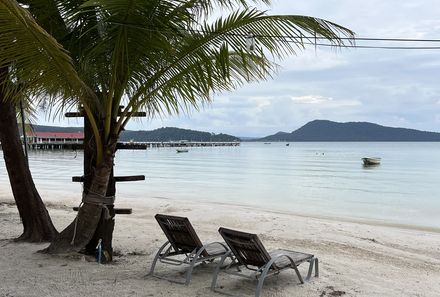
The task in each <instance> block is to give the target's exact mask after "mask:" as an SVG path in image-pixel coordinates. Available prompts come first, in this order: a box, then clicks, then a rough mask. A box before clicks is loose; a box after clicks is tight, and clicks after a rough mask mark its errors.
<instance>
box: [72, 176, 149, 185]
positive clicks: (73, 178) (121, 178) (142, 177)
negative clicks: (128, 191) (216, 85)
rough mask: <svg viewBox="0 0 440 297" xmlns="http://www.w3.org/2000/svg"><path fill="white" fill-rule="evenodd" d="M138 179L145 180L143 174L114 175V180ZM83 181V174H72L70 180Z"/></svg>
mask: <svg viewBox="0 0 440 297" xmlns="http://www.w3.org/2000/svg"><path fill="white" fill-rule="evenodd" d="M138 180H145V175H129V176H115V182H128V181H138ZM83 181H84V177H83V176H72V182H77V183H81V182H83Z"/></svg>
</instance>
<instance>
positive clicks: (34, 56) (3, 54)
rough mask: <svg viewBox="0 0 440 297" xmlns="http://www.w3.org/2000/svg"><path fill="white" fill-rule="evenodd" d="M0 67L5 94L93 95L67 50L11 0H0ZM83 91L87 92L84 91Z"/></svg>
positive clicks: (70, 97) (38, 95)
mask: <svg viewBox="0 0 440 297" xmlns="http://www.w3.org/2000/svg"><path fill="white" fill-rule="evenodd" d="M0 44H1V46H0V67H7V69H8V74H9V76H8V78H7V79H5V80H2V81H1V82H0V84H3V85H7V87H5V88H4V89H5V90H7V92H8V94H7V96H8V97H10V98H14V97H17V98H20V97H21V96H22V94H27V95H28V96H29V97H30V98H41V97H44V96H47V97H50V98H58V99H59V98H63V102H64V103H66V104H67V103H68V102H69V99H70V100H73V99H76V98H78V97H80V96H92V95H91V94H90V92H88V93H87V90H88V88H87V86H85V85H84V84H83V83H82V81H81V80H80V78H79V77H78V75H77V73H76V71H75V69H74V67H73V65H72V61H71V59H70V57H69V55H68V53H67V52H66V51H65V50H64V49H63V47H62V46H61V45H60V44H59V43H57V41H56V40H55V39H54V38H53V37H52V36H50V35H49V34H48V33H47V32H46V31H45V30H44V29H42V28H41V27H40V26H39V25H38V24H37V23H36V22H35V20H34V19H33V18H32V16H31V15H30V13H29V12H28V11H27V10H26V9H24V8H22V7H20V5H19V4H18V3H17V2H16V1H14V0H8V1H1V2H0ZM85 92H86V93H85Z"/></svg>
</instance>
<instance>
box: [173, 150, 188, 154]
mask: <svg viewBox="0 0 440 297" xmlns="http://www.w3.org/2000/svg"><path fill="white" fill-rule="evenodd" d="M176 152H178V153H187V152H188V149H176Z"/></svg>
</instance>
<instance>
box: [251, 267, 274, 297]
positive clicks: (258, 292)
mask: <svg viewBox="0 0 440 297" xmlns="http://www.w3.org/2000/svg"><path fill="white" fill-rule="evenodd" d="M272 264H273V261H272V262H269V264H266V267H265V268H264V269H263V272H261V275H260V277H259V279H258V284H257V289H256V290H255V297H259V296H260V294H261V290H262V289H263V283H264V279H265V278H266V276H267V272H268V271H269V269H270V267H271V266H272Z"/></svg>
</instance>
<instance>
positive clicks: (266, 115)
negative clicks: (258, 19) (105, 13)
mask: <svg viewBox="0 0 440 297" xmlns="http://www.w3.org/2000/svg"><path fill="white" fill-rule="evenodd" d="M268 9H269V13H270V14H301V15H309V16H315V17H320V18H324V19H327V20H330V21H333V22H335V23H338V24H340V25H343V26H345V27H348V28H350V29H351V30H353V31H355V32H356V35H357V37H380V38H418V39H428V38H431V39H440V5H439V0H387V1H383V0H369V1H353V0H307V1H291V0H277V1H273V4H272V6H271V7H269V8H268ZM357 44H358V45H364V44H366V43H363V42H360V41H358V42H357ZM369 44H371V43H369ZM374 45H396V46H399V45H400V46H440V43H437V44H432V43H431V44H423V43H422V44H420V43H415V44H412V43H405V44H399V43H392V44H391V43H374ZM280 64H281V66H282V68H281V70H280V72H279V74H278V75H276V76H275V77H274V79H273V80H270V81H266V82H261V83H256V84H251V85H247V86H244V87H242V88H240V89H239V90H236V91H234V92H231V93H223V94H220V95H217V96H215V97H214V98H213V103H212V104H211V105H209V106H206V107H204V108H203V109H202V110H200V111H193V112H191V113H190V114H186V115H180V116H172V117H164V118H162V119H154V120H150V121H146V120H144V121H142V122H139V121H133V122H132V123H130V124H129V126H128V129H136V130H137V129H142V130H151V129H155V128H159V127H171V126H173V127H180V128H188V129H195V130H202V131H208V132H214V133H220V132H223V133H228V134H232V135H236V136H265V135H269V134H273V133H276V132H278V131H285V132H290V131H293V130H295V129H297V128H299V127H301V126H302V125H304V124H305V123H307V122H308V121H311V120H315V119H327V120H333V121H338V122H347V121H368V122H374V123H378V124H382V125H386V126H394V127H406V128H415V129H421V130H429V131H437V132H439V131H440V81H439V78H440V75H439V74H440V50H379V49H342V50H335V49H328V48H319V47H318V49H317V50H316V51H315V49H314V47H310V48H308V49H307V50H305V51H304V52H301V53H299V54H298V55H297V56H292V57H289V58H288V59H285V60H284V61H282V62H280ZM40 123H41V124H51V123H52V124H53V122H50V121H47V120H44V119H41V120H40ZM55 124H57V125H71V126H78V125H81V122H80V121H76V120H69V121H67V120H63V121H61V122H59V123H55Z"/></svg>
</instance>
